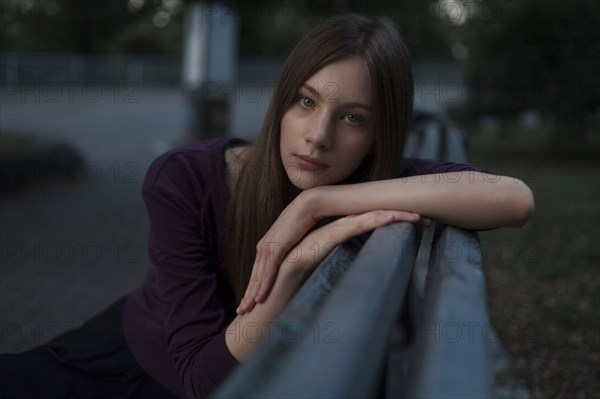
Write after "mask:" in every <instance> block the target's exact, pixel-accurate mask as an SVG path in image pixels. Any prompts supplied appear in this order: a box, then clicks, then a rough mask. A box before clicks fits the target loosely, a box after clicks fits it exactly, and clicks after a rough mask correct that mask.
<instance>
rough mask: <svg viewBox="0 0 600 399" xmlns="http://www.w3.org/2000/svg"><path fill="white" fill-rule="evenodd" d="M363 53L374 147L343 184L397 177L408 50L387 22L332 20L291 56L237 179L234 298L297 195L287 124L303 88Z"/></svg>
mask: <svg viewBox="0 0 600 399" xmlns="http://www.w3.org/2000/svg"><path fill="white" fill-rule="evenodd" d="M354 55H358V56H360V57H361V58H362V59H363V60H364V61H365V63H366V64H367V66H368V69H369V74H370V78H371V85H372V88H373V100H374V101H373V104H372V106H373V107H372V108H373V112H374V114H373V121H374V126H373V128H374V133H375V145H374V148H373V151H372V154H370V155H368V156H367V157H366V158H365V160H364V161H363V163H362V164H361V165H360V166H359V168H358V169H357V170H356V171H355V172H354V173H353V175H352V176H350V177H349V178H348V179H347V180H346V181H344V182H343V183H348V182H357V181H370V180H382V179H390V178H393V177H396V176H397V175H398V173H399V170H398V168H399V165H400V158H401V156H402V151H403V148H404V141H405V137H406V131H407V129H408V124H409V121H410V118H411V115H412V108H413V77H412V69H411V66H410V57H409V54H408V50H407V49H406V47H405V46H404V43H403V42H402V40H401V38H400V36H399V34H398V31H397V29H396V28H395V26H394V25H393V23H392V22H391V21H389V20H387V19H385V18H379V17H367V16H364V15H360V14H349V15H342V16H337V17H333V18H331V19H329V20H327V21H325V22H323V23H322V24H320V25H319V26H317V27H316V28H315V29H313V30H312V31H311V32H310V33H309V34H308V35H307V36H306V37H304V39H302V40H301V41H300V42H299V43H298V44H297V45H296V47H295V48H294V49H293V50H292V52H291V53H290V55H289V57H288V59H287V61H286V63H285V65H284V67H283V70H282V73H281V77H280V80H279V83H278V85H277V87H276V88H275V91H274V93H273V98H272V100H271V103H270V105H269V108H268V110H267V113H266V115H265V119H264V123H263V128H262V131H261V133H260V135H259V137H258V139H257V141H256V143H255V145H254V148H253V149H252V151H251V152H250V154H249V155H248V158H247V161H246V163H245V165H244V167H243V169H242V171H241V173H240V175H239V177H238V179H237V184H236V185H235V188H234V190H233V193H232V196H231V201H230V203H229V209H228V216H227V224H226V242H225V262H226V265H227V269H228V274H229V278H230V282H231V286H232V288H233V290H234V293H235V297H236V300H237V301H239V300H241V298H242V297H243V295H244V293H245V290H246V287H247V285H248V281H249V279H250V275H251V273H252V266H253V264H254V259H255V256H256V245H257V243H258V241H259V240H260V239H261V238H262V237H263V236H264V235H265V234H266V232H267V231H268V230H269V228H270V227H271V225H272V224H273V223H274V222H275V220H276V219H277V217H278V216H279V214H280V213H281V212H282V211H283V209H284V208H285V207H286V206H287V205H288V204H289V203H290V202H291V201H292V199H293V198H294V196H295V195H296V194H297V189H296V188H295V187H294V186H293V185H292V183H291V182H290V180H289V179H288V177H287V175H286V172H285V170H284V168H283V165H282V160H281V155H280V150H279V140H280V125H281V119H282V117H283V114H284V113H285V111H286V110H287V109H288V108H289V107H290V106H291V104H292V102H293V101H294V100H295V98H296V96H297V92H298V89H299V88H300V86H301V85H302V84H303V83H304V82H305V81H306V80H307V79H308V78H309V77H311V76H312V75H313V74H315V73H316V72H317V71H318V70H320V69H321V68H323V67H324V66H325V65H327V64H329V63H332V62H335V61H339V60H341V59H344V58H349V57H352V56H354Z"/></svg>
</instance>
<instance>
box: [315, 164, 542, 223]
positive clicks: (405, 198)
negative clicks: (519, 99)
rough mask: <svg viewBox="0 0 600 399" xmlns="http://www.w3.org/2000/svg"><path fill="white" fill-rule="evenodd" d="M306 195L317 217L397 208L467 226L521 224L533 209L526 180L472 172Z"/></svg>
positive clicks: (319, 190) (320, 189)
mask: <svg viewBox="0 0 600 399" xmlns="http://www.w3.org/2000/svg"><path fill="white" fill-rule="evenodd" d="M304 194H305V195H306V200H307V201H309V202H310V204H311V205H312V210H313V215H314V216H315V218H317V219H320V218H323V217H327V216H334V215H349V214H359V213H364V212H367V211H371V210H374V209H393V210H404V211H411V212H415V213H418V214H420V215H422V216H426V217H429V218H431V219H434V220H437V221H439V222H442V223H446V224H450V225H454V226H458V227H462V228H465V229H488V228H495V227H503V226H506V227H519V226H522V225H523V224H525V223H526V222H527V220H529V218H530V217H531V215H532V214H533V209H534V201H533V194H532V192H531V190H530V189H529V187H527V185H526V184H525V183H523V182H522V181H520V180H518V179H516V178H512V177H507V176H493V175H486V174H483V173H481V172H473V171H464V172H456V173H447V174H432V175H423V176H411V177H406V178H399V179H391V180H381V181H374V182H367V183H359V184H351V185H334V186H323V187H316V188H313V189H310V190H307V192H305V193H304Z"/></svg>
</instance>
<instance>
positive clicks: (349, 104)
mask: <svg viewBox="0 0 600 399" xmlns="http://www.w3.org/2000/svg"><path fill="white" fill-rule="evenodd" d="M301 88H302V89H305V90H308V91H309V92H311V94H312V95H313V96H315V97H318V98H319V100H320V101H323V100H324V99H323V97H321V94H320V93H319V91H318V90H317V89H315V88H314V87H312V86H309V85H307V84H306V83H305V84H303V85H302V86H301ZM332 94H333V93H332ZM325 99H326V98H325ZM329 102H336V103H337V102H338V101H331V100H330V101H329ZM340 105H343V106H345V107H357V108H363V109H365V110H366V111H369V112H371V110H372V109H371V107H370V106H369V105H367V104H364V103H361V102H358V101H352V102H347V103H341V104H340Z"/></svg>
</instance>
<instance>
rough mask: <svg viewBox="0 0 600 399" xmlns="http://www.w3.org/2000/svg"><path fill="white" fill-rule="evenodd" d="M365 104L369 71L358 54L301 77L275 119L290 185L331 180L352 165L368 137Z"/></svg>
mask: <svg viewBox="0 0 600 399" xmlns="http://www.w3.org/2000/svg"><path fill="white" fill-rule="evenodd" d="M371 104H372V99H371V79H370V77H369V70H368V68H367V65H366V64H365V62H364V61H363V60H362V59H361V58H360V57H358V56H355V57H352V58H347V59H343V60H340V61H337V62H334V63H331V64H328V65H327V66H325V67H323V68H322V69H320V70H319V71H318V72H317V73H315V74H314V75H313V76H311V77H310V78H308V79H307V80H306V82H304V84H303V85H302V87H301V88H300V90H299V91H298V95H297V98H296V100H295V101H294V103H292V105H291V106H290V108H289V109H288V110H287V111H286V112H285V114H284V115H283V118H282V120H281V140H280V152H281V159H282V161H283V166H284V168H285V170H286V173H287V175H288V178H289V179H290V181H291V182H292V184H294V185H295V186H296V187H298V188H300V189H303V190H305V189H308V188H311V187H316V186H322V185H329V184H335V183H339V182H341V181H343V180H344V179H345V178H347V177H348V176H350V175H351V174H352V172H354V171H355V170H356V169H357V168H358V166H359V165H360V164H361V162H362V161H363V159H364V158H365V156H366V155H367V153H368V152H369V151H370V149H371V147H372V145H373V141H374V133H373V128H372V110H371Z"/></svg>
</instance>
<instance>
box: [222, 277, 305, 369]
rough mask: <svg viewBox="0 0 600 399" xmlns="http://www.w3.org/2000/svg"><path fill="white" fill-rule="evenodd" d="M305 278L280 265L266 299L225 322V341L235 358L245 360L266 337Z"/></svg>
mask: <svg viewBox="0 0 600 399" xmlns="http://www.w3.org/2000/svg"><path fill="white" fill-rule="evenodd" d="M306 277H307V276H306V275H305V274H304V273H302V272H299V271H298V270H297V269H294V270H291V269H289V268H285V267H282V268H280V270H279V272H278V274H277V278H276V279H275V282H274V284H273V288H272V289H271V293H270V294H269V296H268V298H267V299H266V300H265V301H264V302H263V303H258V304H256V306H255V307H254V308H253V309H252V311H251V312H248V313H245V314H243V315H241V316H237V317H236V318H235V319H234V320H233V321H232V322H231V324H229V326H228V327H227V331H226V334H225V343H226V344H227V348H229V351H230V352H231V354H232V355H233V356H234V357H235V358H236V359H237V360H238V361H240V362H243V361H245V360H246V359H247V358H248V356H249V355H250V353H251V352H252V351H253V350H254V348H255V347H256V346H257V345H258V343H259V342H260V341H261V340H262V339H265V338H266V339H268V337H269V336H270V334H272V332H271V331H272V330H273V328H274V324H273V323H274V322H275V320H276V319H277V317H278V316H279V314H280V313H281V311H282V310H283V309H284V308H285V306H286V305H287V303H288V302H289V301H290V299H291V298H292V297H293V296H294V294H295V293H296V292H297V291H298V289H299V288H300V286H301V285H302V283H303V282H304V280H305V279H306Z"/></svg>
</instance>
